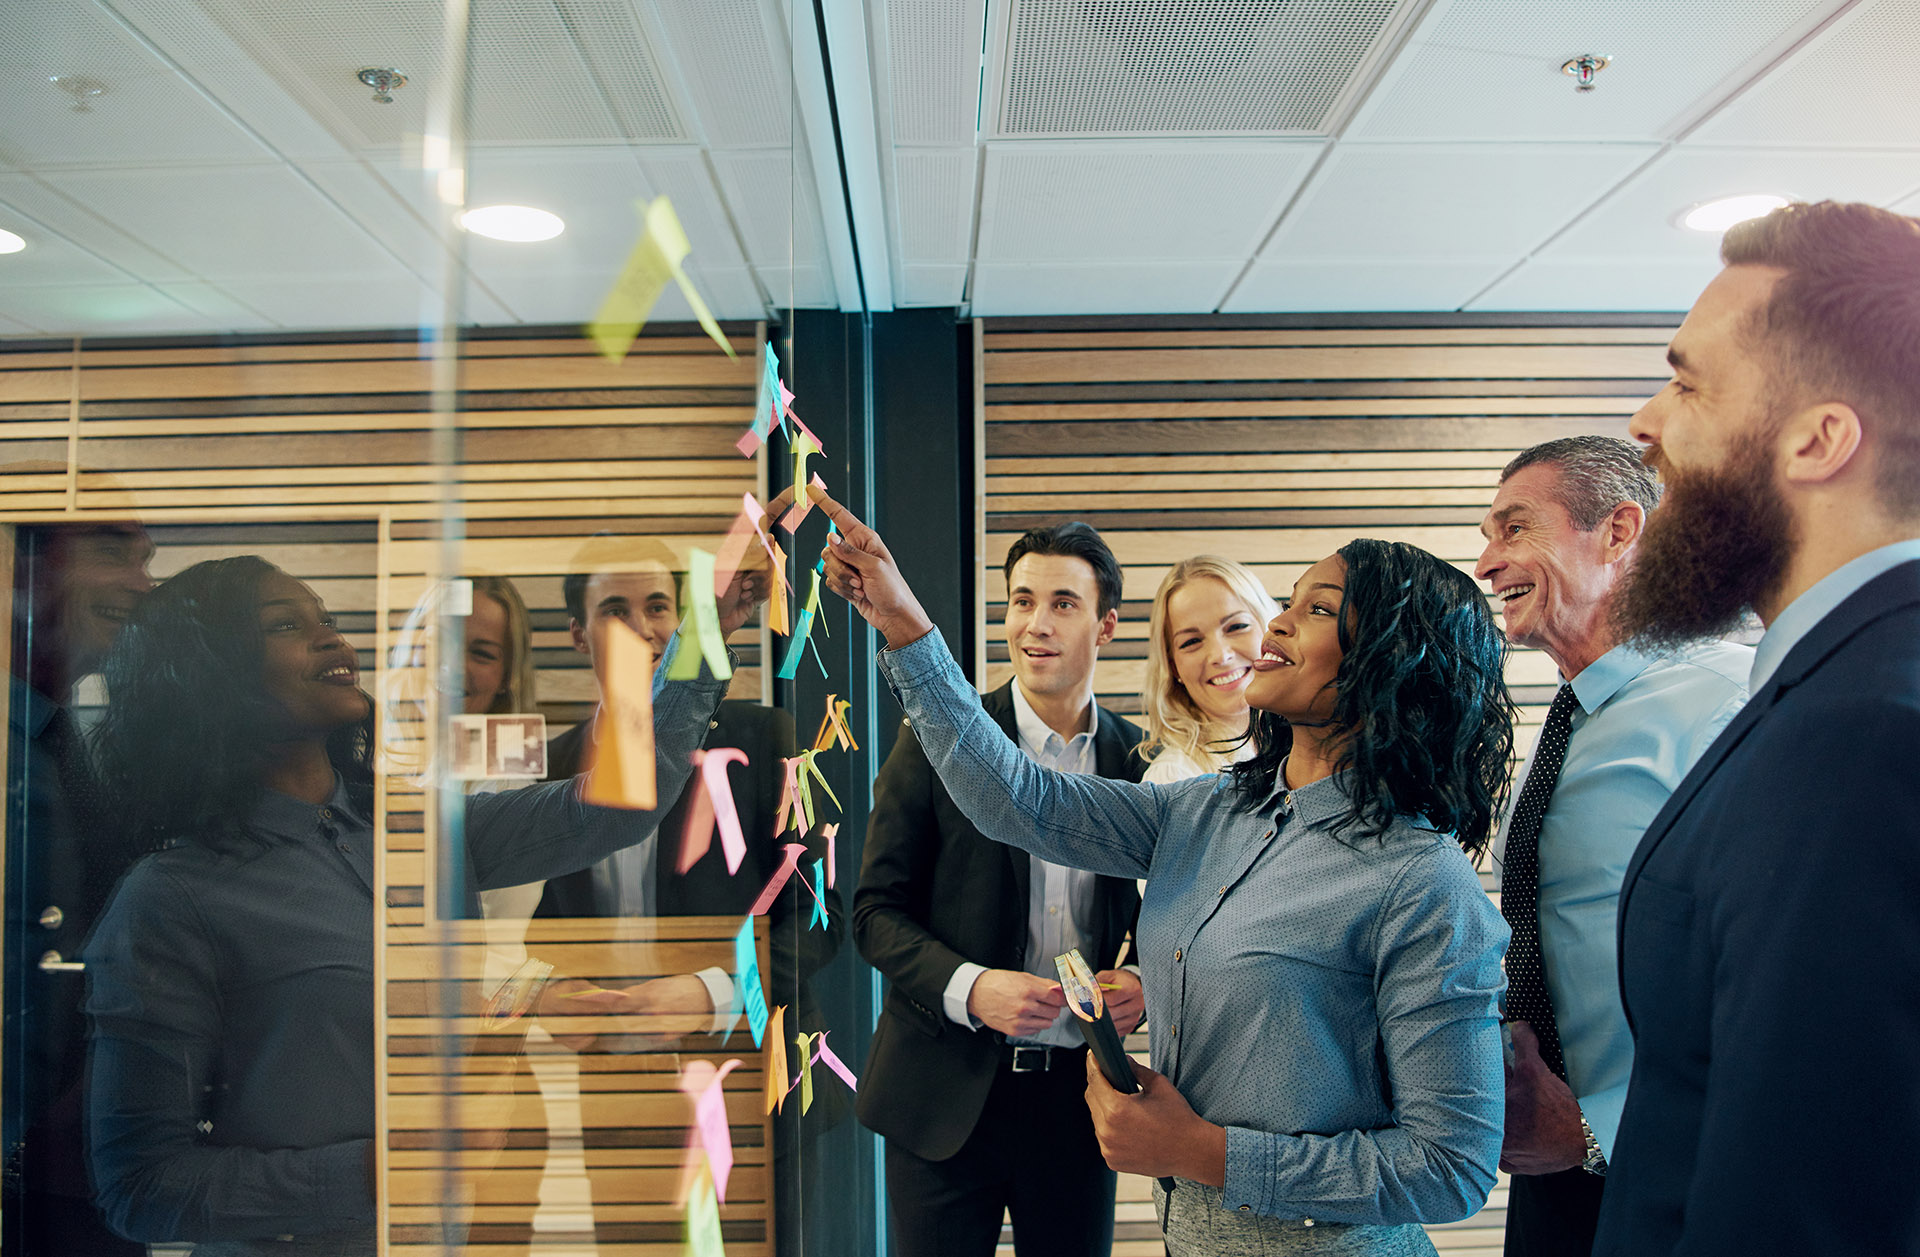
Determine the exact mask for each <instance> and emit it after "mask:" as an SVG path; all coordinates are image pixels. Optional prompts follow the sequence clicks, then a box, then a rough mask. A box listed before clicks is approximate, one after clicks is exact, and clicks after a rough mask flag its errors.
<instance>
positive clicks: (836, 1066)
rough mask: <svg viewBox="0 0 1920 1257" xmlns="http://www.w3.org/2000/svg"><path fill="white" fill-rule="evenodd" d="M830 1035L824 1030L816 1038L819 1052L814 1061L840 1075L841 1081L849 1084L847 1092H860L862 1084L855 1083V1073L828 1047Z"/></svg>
mask: <svg viewBox="0 0 1920 1257" xmlns="http://www.w3.org/2000/svg"><path fill="white" fill-rule="evenodd" d="M829 1033H830V1032H829V1031H826V1030H822V1031H821V1032H820V1033H819V1034H818V1035H817V1036H816V1037H815V1038H814V1045H815V1047H816V1048H817V1049H818V1050H816V1051H815V1052H814V1054H813V1059H815V1060H817V1061H819V1062H820V1063H821V1064H822V1065H825V1066H826V1067H827V1068H828V1069H831V1070H832V1071H833V1072H834V1073H836V1074H838V1075H840V1081H841V1082H844V1083H846V1084H847V1090H849V1091H858V1090H860V1084H859V1083H857V1082H855V1081H854V1078H853V1071H852V1070H850V1069H848V1068H847V1066H846V1063H845V1062H844V1061H842V1060H841V1059H840V1058H839V1057H837V1056H835V1055H834V1054H833V1049H832V1048H830V1047H828V1046H827V1035H828V1034H829Z"/></svg>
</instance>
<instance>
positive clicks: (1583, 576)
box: [1474, 463, 1625, 677]
mask: <svg viewBox="0 0 1920 1257" xmlns="http://www.w3.org/2000/svg"><path fill="white" fill-rule="evenodd" d="M1562 475H1563V473H1562V472H1561V470H1560V469H1559V468H1558V467H1555V466H1553V465H1551V464H1549V463H1535V464H1533V465H1532V466H1530V467H1522V468H1521V469H1520V470H1519V471H1516V472H1514V473H1513V474H1512V475H1511V476H1508V477H1507V478H1506V480H1505V481H1504V482H1502V483H1501V485H1500V492H1499V493H1498V495H1496V496H1495V497H1494V499H1493V507H1492V508H1491V509H1490V510H1489V511H1488V512H1487V517H1486V518H1485V519H1484V520H1482V521H1481V523H1480V532H1481V535H1482V536H1484V537H1486V539H1487V545H1486V549H1484V550H1482V551H1481V552H1480V562H1479V563H1478V564H1477V565H1476V566H1475V567H1474V575H1475V576H1476V577H1478V578H1479V579H1480V580H1483V581H1486V582H1487V586H1488V588H1489V589H1491V590H1492V592H1493V596H1494V598H1495V599H1496V600H1497V601H1498V602H1499V604H1500V612H1501V615H1502V617H1503V618H1504V620H1505V622H1506V629H1507V640H1509V641H1511V642H1512V643H1513V644H1514V645H1516V646H1536V647H1539V648H1540V649H1542V650H1544V651H1546V652H1547V653H1548V654H1549V655H1551V656H1552V657H1553V660H1554V662H1555V663H1556V664H1558V665H1559V666H1560V670H1561V672H1562V673H1563V674H1564V675H1566V676H1569V677H1571V676H1574V675H1577V674H1578V673H1579V671H1580V670H1581V669H1582V668H1584V667H1585V666H1586V665H1587V664H1588V663H1591V662H1592V661H1593V660H1594V659H1597V658H1598V657H1599V656H1600V655H1602V654H1605V653H1606V642H1605V638H1606V637H1607V634H1608V631H1609V630H1608V624H1607V613H1608V607H1609V600H1610V599H1611V598H1612V595H1613V590H1614V586H1615V584H1616V582H1617V581H1618V580H1619V578H1620V575H1621V573H1622V572H1623V571H1624V570H1625V565H1624V562H1623V561H1622V560H1623V557H1624V552H1622V551H1620V550H1619V546H1618V539H1617V538H1616V536H1615V529H1614V524H1613V520H1612V519H1611V518H1608V519H1603V520H1601V522H1600V523H1599V524H1598V525H1596V526H1595V527H1593V528H1591V529H1588V530H1587V531H1584V532H1583V531H1581V530H1580V528H1578V527H1577V526H1576V525H1575V523H1574V520H1573V516H1572V515H1571V514H1570V513H1569V512H1568V511H1567V508H1566V507H1565V506H1564V505H1562V503H1561V496H1560V489H1561V477H1562Z"/></svg>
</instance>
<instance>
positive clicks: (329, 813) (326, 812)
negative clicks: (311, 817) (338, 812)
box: [320, 807, 333, 821]
mask: <svg viewBox="0 0 1920 1257" xmlns="http://www.w3.org/2000/svg"><path fill="white" fill-rule="evenodd" d="M320 819H321V820H323V821H330V820H332V819H333V809H332V808H330V807H323V808H321V809H320Z"/></svg>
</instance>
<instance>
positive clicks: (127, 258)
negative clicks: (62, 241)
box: [0, 174, 193, 280]
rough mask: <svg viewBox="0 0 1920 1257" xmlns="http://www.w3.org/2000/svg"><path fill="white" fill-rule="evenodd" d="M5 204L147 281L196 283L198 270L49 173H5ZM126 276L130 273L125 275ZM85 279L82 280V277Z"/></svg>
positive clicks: (0, 182) (0, 195)
mask: <svg viewBox="0 0 1920 1257" xmlns="http://www.w3.org/2000/svg"><path fill="white" fill-rule="evenodd" d="M0 200H4V201H5V202H6V203H7V204H9V205H11V206H13V207H14V208H15V209H16V210H18V211H19V212H20V213H22V214H24V215H26V216H27V217H28V218H29V219H32V220H35V221H37V222H39V223H42V224H48V223H57V224H59V231H58V234H59V235H61V236H64V237H65V238H66V239H68V240H70V241H72V242H73V244H74V245H75V246H76V247H77V248H80V249H84V250H85V251H87V252H88V253H91V254H93V255H94V256H95V257H98V258H101V259H104V260H105V261H106V262H108V263H109V264H111V265H113V266H117V267H119V268H121V270H122V271H123V272H126V273H127V274H130V275H132V276H135V277H137V278H140V279H145V280H161V279H191V278H192V277H193V276H192V272H190V271H188V270H187V269H186V268H185V267H183V266H181V265H180V263H179V262H178V261H176V260H174V259H173V258H170V257H167V256H165V255H164V254H162V253H159V252H156V251H155V250H154V248H153V247H152V246H151V245H150V244H149V243H148V242H146V241H144V240H141V239H140V238H139V237H137V236H135V235H133V234H131V233H129V232H126V231H122V230H121V229H120V228H119V227H117V226H115V225H114V224H112V223H110V222H108V221H107V220H106V219H104V218H102V217H101V216H100V215H98V214H96V213H94V212H93V211H92V210H90V209H88V208H87V207H86V206H84V205H82V204H80V203H79V202H78V201H76V200H74V199H73V198H72V197H70V196H68V195H66V194H65V193H64V192H62V191H60V189H58V188H56V187H54V186H53V185H52V184H50V183H48V182H47V181H46V176H43V175H30V174H19V175H0ZM122 277H123V278H124V277H125V276H124V275H123V276H122ZM76 278H79V276H76Z"/></svg>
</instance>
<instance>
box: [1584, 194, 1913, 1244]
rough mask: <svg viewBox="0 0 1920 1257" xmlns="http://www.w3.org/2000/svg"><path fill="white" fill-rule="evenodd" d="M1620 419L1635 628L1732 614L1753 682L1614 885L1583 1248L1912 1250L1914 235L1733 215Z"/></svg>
mask: <svg viewBox="0 0 1920 1257" xmlns="http://www.w3.org/2000/svg"><path fill="white" fill-rule="evenodd" d="M1721 256H1722V258H1723V260H1724V261H1725V262H1726V263H1727V268H1726V269H1725V270H1723V271H1722V272H1721V273H1720V274H1719V276H1718V277H1717V278H1715V279H1714V280H1713V282H1712V283H1711V284H1709V285H1708V286H1707V288H1706V291H1705V292H1703V293H1702V294H1701V296H1700V299H1699V301H1698V302H1696V303H1695V304H1694V307H1693V310H1692V312H1691V313H1689V314H1688V315H1687V319H1686V322H1685V323H1684V324H1682V325H1681V327H1680V330H1679V331H1678V332H1677V333H1676V334H1675V335H1674V338H1673V342H1672V347H1671V348H1670V349H1669V351H1668V358H1669V360H1670V361H1671V362H1672V364H1673V369H1674V378H1673V382H1672V383H1671V384H1669V385H1668V386H1667V387H1666V388H1665V389H1663V390H1662V391H1661V392H1660V394H1659V395H1658V396H1657V397H1655V398H1654V399H1653V400H1652V401H1650V402H1648V403H1647V405H1646V406H1645V407H1644V408H1643V409H1642V410H1641V411H1640V413H1639V414H1638V415H1636V416H1635V417H1634V420H1633V424H1632V431H1633V434H1634V436H1635V437H1637V438H1639V439H1640V440H1643V441H1647V442H1649V443H1651V444H1652V445H1653V447H1654V448H1653V449H1652V450H1650V451H1649V452H1648V454H1647V458H1648V460H1649V461H1650V462H1652V463H1653V464H1654V465H1655V466H1657V467H1658V468H1659V469H1660V471H1661V473H1662V475H1663V476H1664V477H1665V479H1666V481H1667V491H1666V501H1665V504H1664V505H1663V506H1662V507H1661V509H1660V511H1659V512H1658V513H1657V514H1655V515H1654V517H1653V522H1652V524H1651V525H1650V526H1649V528H1648V530H1647V534H1646V538H1645V540H1644V541H1643V543H1642V545H1641V552H1640V556H1639V558H1638V560H1637V562H1636V564H1635V570H1634V576H1633V579H1632V581H1631V582H1630V584H1629V586H1628V588H1627V591H1626V594H1625V605H1624V612H1623V615H1624V620H1625V627H1626V628H1627V629H1628V630H1629V632H1631V633H1633V634H1635V635H1638V636H1640V637H1641V638H1643V639H1647V640H1653V641H1663V640H1664V641H1671V640H1675V639H1681V638H1688V637H1695V636H1701V635H1706V634H1709V633H1712V632H1714V631H1716V630H1719V629H1721V628H1723V627H1724V626H1725V625H1726V624H1727V623H1728V622H1730V621H1731V620H1732V619H1734V618H1735V617H1736V616H1738V615H1739V614H1740V613H1741V612H1742V611H1743V610H1745V609H1746V608H1749V607H1750V608H1752V609H1753V610H1754V611H1756V612H1758V613H1759V616H1760V618H1761V620H1762V621H1764V622H1765V623H1766V626H1767V632H1766V636H1765V637H1764V638H1763V639H1762V640H1761V642H1760V645H1759V648H1758V650H1757V652H1756V654H1755V657H1754V664H1753V676H1752V687H1751V688H1752V697H1751V700H1750V701H1749V703H1748V705H1747V707H1746V709H1745V710H1744V711H1743V712H1742V713H1741V714H1740V715H1739V716H1738V717H1736V718H1735V719H1734V721H1733V722H1732V724H1730V725H1729V726H1728V727H1727V730H1726V732H1725V733H1724V734H1722V735H1721V737H1720V738H1719V740H1718V741H1716V742H1715V743H1714V744H1713V745H1712V746H1711V747H1710V748H1708V750H1707V752H1706V754H1705V755H1704V756H1703V757H1702V758H1701V760H1700V762H1699V764H1698V765H1697V766H1696V767H1695V768H1694V770H1693V771H1692V773H1690V774H1689V775H1688V776H1687V778H1686V779H1685V780H1684V781H1683V782H1682V783H1681V784H1680V786H1679V788H1678V789H1677V790H1675V792H1674V794H1673V797H1672V799H1671V800H1670V801H1669V802H1668V804H1667V806H1666V807H1665V808H1664V809H1663V810H1662V811H1661V813H1660V815H1659V816H1658V817H1656V818H1655V819H1654V821H1653V823H1652V825H1651V826H1650V827H1649V828H1648V830H1647V834H1646V838H1645V839H1644V840H1643V841H1642V842H1641V844H1640V848H1639V850H1638V851H1637V852H1636V853H1635V855H1634V859H1633V862H1632V863H1631V864H1630V865H1629V867H1628V870H1627V876H1626V884H1625V886H1624V888H1623V890H1622V892H1621V898H1620V974H1621V995H1622V998H1623V1001H1624V1003H1625V1005H1626V1010H1627V1017H1628V1020H1629V1022H1630V1023H1631V1025H1632V1027H1633V1032H1634V1037H1635V1050H1634V1063H1633V1075H1632V1081H1631V1084H1630V1086H1629V1089H1628V1093H1627V1103H1626V1109H1625V1112H1624V1113H1623V1115H1622V1118H1621V1124H1620V1134H1619V1140H1618V1143H1617V1145H1616V1156H1615V1158H1614V1164H1613V1166H1612V1169H1611V1173H1610V1174H1609V1176H1608V1178H1607V1190H1606V1194H1605V1197H1604V1199H1603V1201H1602V1203H1601V1214H1600V1233H1599V1238H1598V1241H1597V1243H1596V1250H1597V1251H1598V1252H1601V1253H1607V1254H1614V1255H1617V1257H1647V1255H1648V1254H1664V1253H1677V1252H1686V1253H1688V1254H1698V1255H1712V1254H1726V1255H1727V1257H1734V1255H1736V1254H1738V1255H1740V1257H1746V1255H1747V1254H1752V1253H1793V1254H1796V1257H1805V1255H1806V1254H1819V1253H1833V1254H1842V1253H1845V1254H1858V1253H1893V1252H1901V1253H1916V1252H1920V1190H1916V1188H1915V1186H1914V1184H1915V1183H1916V1182H1917V1181H1920V1080H1916V1075H1915V1072H1914V1052H1915V1046H1916V1044H1920V906H1917V905H1920V773H1916V771H1915V754H1916V749H1917V748H1920V221H1916V220H1914V219H1911V218H1904V217H1901V216H1899V215H1895V214H1890V213H1887V212H1886V211H1883V210H1878V209H1873V208H1870V207H1868V206H1864V205H1835V204H1822V205H1814V206H1807V205H1796V206H1789V207H1787V208H1785V209H1782V210H1778V211H1776V212H1774V213H1773V214H1770V215H1768V216H1767V217H1766V218H1764V219H1760V220H1758V221H1755V222H1750V223H1745V224H1742V225H1741V226H1738V227H1735V228H1734V229H1733V230H1731V231H1729V232H1728V233H1727V235H1726V238H1725V240H1724V241H1723V243H1722V245H1721Z"/></svg>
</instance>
